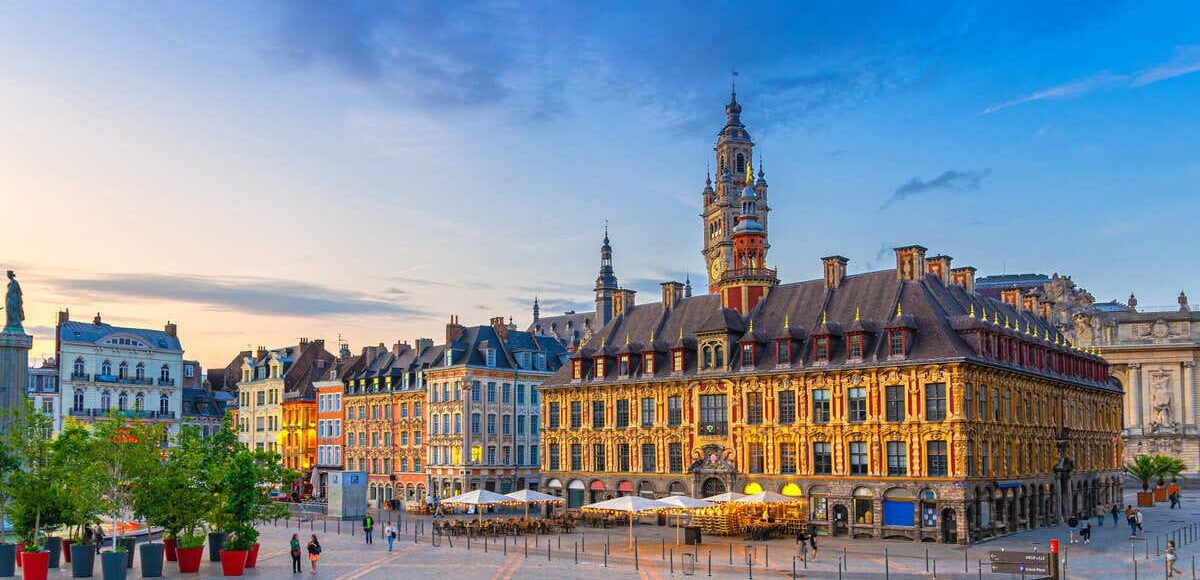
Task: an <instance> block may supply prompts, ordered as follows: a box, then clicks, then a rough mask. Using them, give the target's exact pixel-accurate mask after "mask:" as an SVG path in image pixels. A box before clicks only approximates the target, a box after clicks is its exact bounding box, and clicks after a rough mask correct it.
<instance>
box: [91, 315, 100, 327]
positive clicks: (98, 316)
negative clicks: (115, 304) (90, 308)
mask: <svg viewBox="0 0 1200 580" xmlns="http://www.w3.org/2000/svg"><path fill="white" fill-rule="evenodd" d="M92 324H95V325H96V326H100V324H101V322H100V313H99V312H97V313H96V317H95V318H93V319H92Z"/></svg>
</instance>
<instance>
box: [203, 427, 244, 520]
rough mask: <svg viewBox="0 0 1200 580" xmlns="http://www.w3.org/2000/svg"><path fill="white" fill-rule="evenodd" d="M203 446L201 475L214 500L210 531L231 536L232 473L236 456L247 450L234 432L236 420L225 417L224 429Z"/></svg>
mask: <svg viewBox="0 0 1200 580" xmlns="http://www.w3.org/2000/svg"><path fill="white" fill-rule="evenodd" d="M203 443H204V444H203V446H202V448H201V452H202V454H203V460H202V462H201V465H202V467H201V469H200V472H201V474H202V476H201V477H202V479H203V481H204V484H205V487H206V488H207V489H208V493H209V495H210V496H211V497H210V499H211V502H210V503H209V504H208V505H209V510H208V512H207V514H206V520H207V523H208V527H209V531H212V532H228V531H230V530H229V525H230V520H229V514H228V513H227V512H226V510H225V507H224V506H225V501H226V497H227V495H228V494H229V492H230V491H231V490H230V489H229V485H228V480H229V474H228V470H229V467H230V463H231V462H232V461H233V458H234V456H235V455H236V454H237V453H238V452H239V451H244V450H245V446H244V445H242V444H241V443H239V442H238V440H237V434H236V433H234V431H233V422H232V419H231V418H230V417H229V416H228V415H226V416H225V420H224V422H223V423H222V425H221V429H220V430H219V431H217V432H216V433H214V434H212V435H210V436H209V437H207V438H205V439H204V440H203Z"/></svg>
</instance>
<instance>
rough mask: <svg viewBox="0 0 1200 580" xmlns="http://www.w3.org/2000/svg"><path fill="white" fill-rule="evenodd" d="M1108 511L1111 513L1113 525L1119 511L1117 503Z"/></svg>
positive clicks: (1115, 523) (1115, 522)
mask: <svg viewBox="0 0 1200 580" xmlns="http://www.w3.org/2000/svg"><path fill="white" fill-rule="evenodd" d="M1110 513H1112V518H1113V525H1114V526H1115V525H1117V514H1119V513H1121V510H1120V508H1118V507H1117V504H1115V503H1114V504H1113V506H1112V511H1111V512H1110Z"/></svg>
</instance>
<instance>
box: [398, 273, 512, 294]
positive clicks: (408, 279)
mask: <svg viewBox="0 0 1200 580" xmlns="http://www.w3.org/2000/svg"><path fill="white" fill-rule="evenodd" d="M389 280H392V281H394V282H399V283H401V284H411V285H413V286H421V287H424V288H466V289H468V290H487V289H490V288H492V284H491V283H490V282H484V281H482V280H458V281H454V282H447V281H445V280H430V279H428V278H414V277H412V276H392V277H390V278H389ZM387 292H389V293H393V294H394V293H398V292H406V290H404V289H403V288H389V289H388V290H387Z"/></svg>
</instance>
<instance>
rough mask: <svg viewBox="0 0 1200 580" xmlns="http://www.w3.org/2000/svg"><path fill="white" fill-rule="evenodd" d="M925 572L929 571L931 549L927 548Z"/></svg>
mask: <svg viewBox="0 0 1200 580" xmlns="http://www.w3.org/2000/svg"><path fill="white" fill-rule="evenodd" d="M925 571H926V572H928V571H929V548H925Z"/></svg>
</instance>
